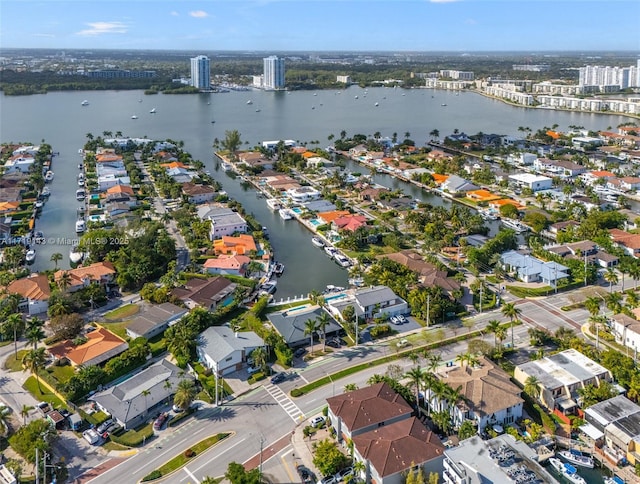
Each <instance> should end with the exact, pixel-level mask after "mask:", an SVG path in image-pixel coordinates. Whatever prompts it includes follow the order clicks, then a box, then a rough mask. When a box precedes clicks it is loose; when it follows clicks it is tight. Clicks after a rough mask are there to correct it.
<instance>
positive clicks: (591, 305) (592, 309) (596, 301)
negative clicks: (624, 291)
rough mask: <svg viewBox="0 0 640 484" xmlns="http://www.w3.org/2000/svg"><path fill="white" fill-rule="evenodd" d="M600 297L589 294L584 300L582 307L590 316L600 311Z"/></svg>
mask: <svg viewBox="0 0 640 484" xmlns="http://www.w3.org/2000/svg"><path fill="white" fill-rule="evenodd" d="M601 303H602V299H600V298H599V297H596V296H590V297H588V298H587V299H586V300H585V301H584V307H585V308H586V310H587V311H589V314H591V316H596V315H597V314H598V313H599V312H600V304H601Z"/></svg>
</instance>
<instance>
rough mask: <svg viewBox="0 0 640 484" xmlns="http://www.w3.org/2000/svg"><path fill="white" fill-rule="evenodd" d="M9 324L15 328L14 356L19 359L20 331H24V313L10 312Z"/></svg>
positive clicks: (7, 320) (7, 321)
mask: <svg viewBox="0 0 640 484" xmlns="http://www.w3.org/2000/svg"><path fill="white" fill-rule="evenodd" d="M6 323H7V325H8V326H9V327H10V328H12V329H13V357H14V358H15V359H16V360H17V359H18V333H19V332H20V333H22V325H23V323H24V322H23V321H22V314H19V313H14V314H10V315H9V316H8V317H7V319H6Z"/></svg>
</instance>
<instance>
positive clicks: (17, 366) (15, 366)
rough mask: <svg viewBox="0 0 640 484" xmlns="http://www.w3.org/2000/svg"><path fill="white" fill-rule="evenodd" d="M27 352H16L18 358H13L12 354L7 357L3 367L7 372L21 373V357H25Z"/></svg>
mask: <svg viewBox="0 0 640 484" xmlns="http://www.w3.org/2000/svg"><path fill="white" fill-rule="evenodd" d="M28 352H29V350H20V351H18V357H17V358H15V357H14V355H13V353H11V354H10V355H9V356H7V359H6V360H5V362H4V367H5V368H6V369H7V370H9V371H22V357H23V356H24V355H26V354H27V353H28Z"/></svg>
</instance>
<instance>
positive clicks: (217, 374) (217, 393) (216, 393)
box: [216, 367, 218, 407]
mask: <svg viewBox="0 0 640 484" xmlns="http://www.w3.org/2000/svg"><path fill="white" fill-rule="evenodd" d="M217 406H218V368H217V367H216V407H217Z"/></svg>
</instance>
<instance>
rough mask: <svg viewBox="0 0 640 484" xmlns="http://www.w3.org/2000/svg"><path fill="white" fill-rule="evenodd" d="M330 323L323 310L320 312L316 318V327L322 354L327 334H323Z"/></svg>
mask: <svg viewBox="0 0 640 484" xmlns="http://www.w3.org/2000/svg"><path fill="white" fill-rule="evenodd" d="M323 299H324V298H323ZM330 322H331V318H329V315H328V314H327V312H326V311H324V310H323V311H322V314H321V315H320V316H318V317H317V318H316V326H317V328H318V329H319V330H320V332H321V333H322V352H323V353H324V351H325V349H326V343H327V333H326V332H325V330H326V329H327V326H329V323H330Z"/></svg>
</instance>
